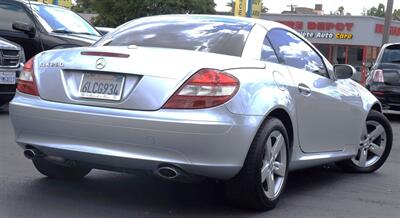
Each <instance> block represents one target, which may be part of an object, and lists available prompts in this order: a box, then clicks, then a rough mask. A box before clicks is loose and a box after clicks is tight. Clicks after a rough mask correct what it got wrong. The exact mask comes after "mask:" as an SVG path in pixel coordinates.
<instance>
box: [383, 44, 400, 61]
mask: <svg viewBox="0 0 400 218" xmlns="http://www.w3.org/2000/svg"><path fill="white" fill-rule="evenodd" d="M381 62H382V63H400V45H391V46H388V47H387V48H386V49H385V51H383V55H382V60H381Z"/></svg>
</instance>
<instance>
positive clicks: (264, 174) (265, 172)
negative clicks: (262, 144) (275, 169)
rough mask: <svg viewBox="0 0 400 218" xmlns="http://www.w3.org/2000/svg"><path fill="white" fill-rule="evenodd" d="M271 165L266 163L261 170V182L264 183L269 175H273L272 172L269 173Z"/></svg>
mask: <svg viewBox="0 0 400 218" xmlns="http://www.w3.org/2000/svg"><path fill="white" fill-rule="evenodd" d="M268 169H269V164H268V163H265V164H264V165H263V167H262V169H261V182H262V183H263V182H264V181H265V180H266V179H267V177H268V176H269V174H271V172H269V170H268Z"/></svg>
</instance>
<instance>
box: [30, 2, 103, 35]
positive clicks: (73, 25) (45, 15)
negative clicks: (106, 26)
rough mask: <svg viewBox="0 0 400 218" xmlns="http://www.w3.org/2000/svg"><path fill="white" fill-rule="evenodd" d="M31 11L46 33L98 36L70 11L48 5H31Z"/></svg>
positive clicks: (88, 25)
mask: <svg viewBox="0 0 400 218" xmlns="http://www.w3.org/2000/svg"><path fill="white" fill-rule="evenodd" d="M32 10H33V12H34V13H35V14H36V16H37V17H38V19H39V20H40V23H41V24H42V25H43V26H44V28H45V29H46V30H47V31H48V32H59V33H67V34H68V33H79V34H87V35H95V36H100V34H99V33H98V32H97V30H96V29H95V28H93V27H92V26H91V25H90V24H89V23H88V22H86V21H85V20H84V19H83V18H81V17H80V16H79V15H77V14H75V13H74V12H72V11H70V10H67V9H64V8H61V7H54V6H48V5H32Z"/></svg>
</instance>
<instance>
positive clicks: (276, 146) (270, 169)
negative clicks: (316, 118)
mask: <svg viewBox="0 0 400 218" xmlns="http://www.w3.org/2000/svg"><path fill="white" fill-rule="evenodd" d="M287 161H288V160H287V150H286V142H285V138H284V137H283V134H282V133H281V132H280V131H278V130H275V131H273V132H271V133H270V135H269V136H268V138H267V140H266V141H265V145H264V156H263V160H262V167H261V170H260V171H261V172H260V174H261V176H260V177H261V183H262V185H263V189H264V194H265V195H266V196H267V197H268V198H270V199H272V198H275V197H277V196H278V195H279V193H280V191H281V189H282V186H283V184H284V181H285V175H286V168H287V164H288V163H287Z"/></svg>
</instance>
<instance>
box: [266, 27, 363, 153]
mask: <svg viewBox="0 0 400 218" xmlns="http://www.w3.org/2000/svg"><path fill="white" fill-rule="evenodd" d="M268 37H269V39H270V41H271V44H272V46H273V48H274V49H275V51H276V53H277V54H278V57H279V58H280V59H281V61H282V62H283V63H284V64H286V65H287V66H288V68H289V70H290V72H291V75H292V78H293V80H294V82H295V84H297V87H296V86H294V89H293V90H292V93H293V94H294V96H295V101H296V103H295V104H296V111H297V121H298V123H297V127H298V128H297V129H298V137H299V142H300V147H301V149H302V150H303V151H304V152H307V153H311V152H326V151H341V150H344V148H345V146H346V145H356V144H358V143H359V142H360V135H358V134H354V132H355V131H354V130H359V129H361V127H360V125H361V123H362V122H361V113H360V109H359V108H361V105H362V100H361V97H360V94H359V92H358V90H357V88H356V86H355V84H353V85H351V84H352V83H351V82H350V81H345V80H342V81H340V80H339V81H337V80H335V79H331V78H330V77H331V76H330V74H329V73H328V72H329V71H328V70H330V69H328V68H327V64H329V63H325V60H324V59H323V58H322V57H321V55H320V54H319V53H318V52H316V51H315V50H314V48H313V47H312V46H310V45H309V44H308V43H306V42H305V41H303V39H301V38H300V37H298V36H297V35H296V34H294V33H292V32H289V31H287V30H284V29H273V30H270V31H269V32H268ZM328 67H329V68H332V67H331V66H330V65H328ZM356 132H358V131H356Z"/></svg>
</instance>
